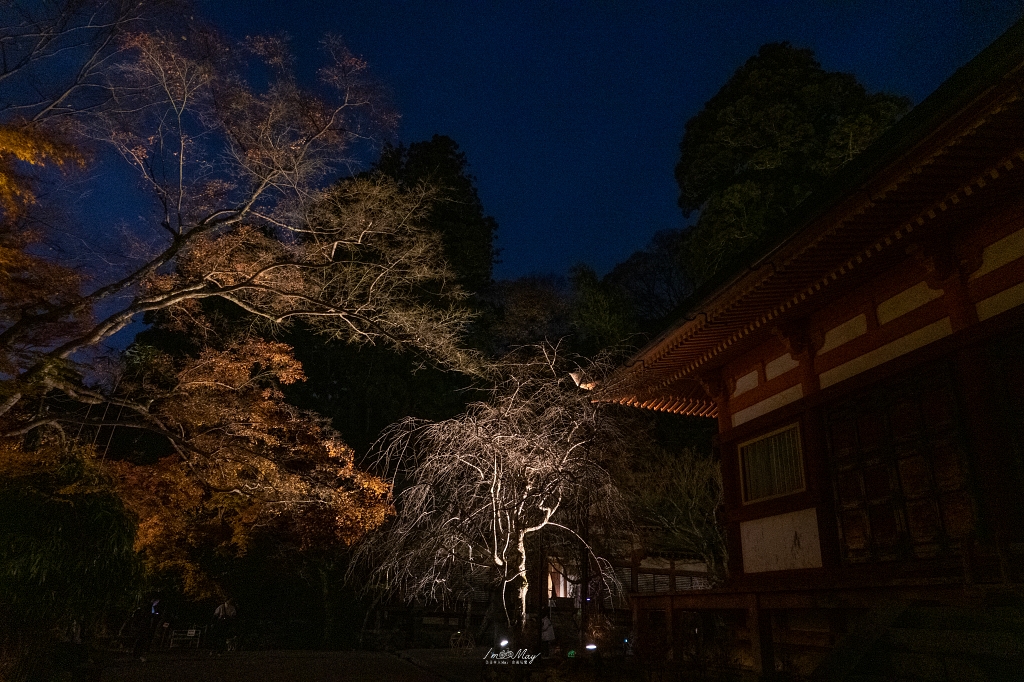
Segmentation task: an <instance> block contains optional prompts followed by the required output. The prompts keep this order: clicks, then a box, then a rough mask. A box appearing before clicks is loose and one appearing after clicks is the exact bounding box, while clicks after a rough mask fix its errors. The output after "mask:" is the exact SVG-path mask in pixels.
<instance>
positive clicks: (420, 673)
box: [101, 650, 444, 682]
mask: <svg viewBox="0 0 1024 682" xmlns="http://www.w3.org/2000/svg"><path fill="white" fill-rule="evenodd" d="M101 679H102V680H103V682H181V681H184V680H188V681H190V682H222V681H227V682H293V681H294V682H300V681H301V682H336V681H337V682H444V679H443V678H440V677H438V676H437V675H435V674H432V673H430V672H427V671H425V670H423V669H422V668H419V667H417V666H416V665H414V664H412V663H410V662H408V661H407V660H404V659H402V658H400V657H398V656H396V655H394V654H388V653H382V652H370V651H338V652H318V651H239V652H228V653H221V654H217V653H211V652H209V651H203V650H199V651H194V652H178V651H175V652H154V653H152V654H151V655H149V656H147V657H146V661H145V662H142V661H139V660H138V659H136V658H132V659H128V658H124V659H120V660H114V661H112V663H111V665H110V666H109V667H107V668H106V669H104V670H103V673H102V677H101Z"/></svg>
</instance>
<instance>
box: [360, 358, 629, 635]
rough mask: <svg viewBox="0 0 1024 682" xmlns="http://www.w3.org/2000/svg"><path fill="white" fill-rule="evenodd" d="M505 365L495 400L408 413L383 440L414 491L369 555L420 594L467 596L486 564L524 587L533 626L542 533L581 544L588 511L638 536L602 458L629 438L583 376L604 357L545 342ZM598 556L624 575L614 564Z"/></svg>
mask: <svg viewBox="0 0 1024 682" xmlns="http://www.w3.org/2000/svg"><path fill="white" fill-rule="evenodd" d="M497 370H498V372H499V375H500V376H501V377H503V378H502V379H501V381H500V382H499V383H498V385H497V386H496V387H495V388H494V390H493V393H492V394H491V396H490V398H489V399H488V400H486V401H482V402H477V403H474V404H472V405H470V406H469V408H468V409H467V411H466V412H465V413H464V414H462V415H460V416H458V417H456V418H454V419H449V420H446V421H442V422H426V421H422V420H415V419H407V420H405V421H403V422H400V423H399V424H397V425H395V426H394V427H393V428H392V429H391V431H390V432H389V433H387V434H386V435H385V436H384V437H383V439H382V440H381V442H380V444H379V447H380V451H381V457H382V460H383V463H384V464H386V465H388V466H390V468H391V470H393V471H395V472H396V473H395V476H396V485H397V486H399V487H401V486H403V485H404V486H405V487H404V489H403V490H402V491H401V492H400V494H398V495H397V497H396V499H395V507H396V510H397V518H396V519H395V520H394V522H393V523H392V524H391V525H390V526H389V527H388V528H387V529H386V531H384V532H381V533H379V534H377V535H376V536H375V537H373V538H372V539H371V540H370V541H369V542H368V544H367V545H365V546H364V547H363V548H362V550H361V553H362V558H363V559H364V561H365V562H367V563H368V564H369V565H371V566H373V567H374V568H375V570H374V573H373V576H374V582H373V584H374V585H375V586H377V587H381V588H383V589H384V590H386V591H388V592H391V593H393V594H399V595H401V596H402V597H404V598H406V599H410V600H411V599H416V598H426V599H431V600H438V601H445V600H450V599H453V598H456V599H457V598H458V597H459V596H460V595H459V593H460V591H461V590H463V589H465V586H467V585H468V584H469V579H470V575H471V573H473V572H474V570H481V569H486V570H487V571H489V572H490V573H491V575H493V576H494V581H495V588H496V591H497V592H498V593H500V594H502V595H505V594H506V592H508V591H511V592H514V594H515V599H514V601H515V604H516V606H515V607H514V608H513V609H512V612H511V613H509V605H508V604H507V602H506V613H507V614H508V616H509V621H510V624H513V625H514V624H517V623H518V624H519V625H520V627H522V625H523V623H524V616H525V614H526V608H527V601H526V598H527V590H528V589H529V581H528V579H527V567H528V566H530V565H531V564H530V557H529V551H530V549H529V548H530V545H531V542H530V541H531V539H532V538H533V537H534V536H535V535H536V534H538V533H540V532H541V531H547V532H554V533H561V534H564V535H567V536H569V537H570V538H573V539H574V540H576V541H579V540H581V537H580V534H579V533H578V531H579V525H578V524H579V523H580V519H587V520H590V519H593V520H595V521H598V520H600V521H603V522H605V523H609V522H614V523H615V524H616V526H617V528H618V530H619V532H620V533H621V534H623V535H624V536H627V537H628V534H629V528H630V524H629V517H628V513H627V512H626V510H625V508H624V507H623V506H622V504H621V502H620V496H619V494H618V491H617V489H616V487H615V485H614V484H613V482H612V480H611V478H610V477H609V475H608V472H607V470H606V469H605V467H604V466H602V461H605V460H606V459H607V458H610V457H616V456H620V455H623V454H624V453H625V452H626V451H627V450H628V449H629V447H630V434H629V433H628V431H626V430H624V429H622V428H620V426H621V425H620V423H619V422H618V421H617V420H616V419H614V418H611V417H610V416H609V415H608V414H607V410H602V409H601V408H599V407H598V406H597V405H596V404H595V403H594V402H592V400H591V397H592V396H591V394H590V393H588V392H587V391H585V390H581V389H580V388H579V386H578V384H577V381H576V379H580V377H581V376H585V375H586V376H590V377H594V376H596V375H598V374H600V373H602V372H601V369H600V368H599V367H598V366H597V365H588V366H587V367H585V368H581V367H580V365H579V364H577V363H576V362H574V361H572V360H570V359H568V358H565V357H563V356H562V355H561V354H560V353H559V351H558V349H557V348H555V347H550V346H544V347H536V348H530V349H524V350H522V351H520V352H517V353H515V354H513V355H512V356H510V357H508V358H506V359H505V360H504V361H503V362H501V363H500V364H499V366H498V368H497ZM573 375H575V377H576V379H574V378H573ZM592 380H593V379H589V380H581V381H583V383H585V384H589V382H590V381H592ZM577 547H578V545H577ZM587 552H588V553H589V554H590V560H591V561H593V562H594V563H596V564H598V565H599V566H602V567H603V568H602V572H603V573H606V574H609V575H608V578H607V579H608V580H609V581H613V578H611V577H610V571H606V570H604V568H606V567H607V562H606V561H603V560H602V559H600V558H599V557H597V556H596V554H595V553H594V551H593V548H592V547H587Z"/></svg>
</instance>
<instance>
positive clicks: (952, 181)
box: [599, 20, 1024, 416]
mask: <svg viewBox="0 0 1024 682" xmlns="http://www.w3.org/2000/svg"><path fill="white" fill-rule="evenodd" d="M1022 168H1024V20H1022V21H1020V22H1018V23H1017V24H1016V25H1014V26H1013V27H1012V28H1011V29H1010V30H1009V31H1007V32H1006V33H1005V34H1004V35H1003V36H1002V37H1001V38H999V39H998V40H997V41H996V42H994V43H993V44H992V45H990V46H989V47H988V48H986V49H985V50H984V51H983V52H982V53H981V54H979V55H978V56H977V57H975V58H974V59H973V60H971V61H970V62H969V63H968V64H967V65H965V66H964V67H962V68H961V69H959V70H958V71H957V72H956V73H955V74H954V75H953V76H952V77H951V78H950V79H949V80H947V81H946V82H945V83H943V85H942V86H940V87H939V88H938V89H937V90H936V91H935V92H934V93H933V94H932V95H930V96H929V97H928V98H927V99H926V100H925V101H923V102H922V103H921V104H919V105H918V106H917V107H915V108H914V109H913V110H912V111H910V112H909V113H908V114H907V115H906V116H905V117H903V119H901V120H900V121H899V122H897V123H896V124H895V125H894V126H893V127H892V128H890V129H889V130H888V131H887V132H886V133H885V134H884V135H882V136H881V137H880V138H879V139H878V140H877V141H876V142H875V143H874V144H873V145H872V146H871V147H870V148H869V149H867V150H865V152H864V153H863V154H861V155H860V156H859V157H857V159H855V160H854V161H852V162H851V163H849V164H847V166H845V167H844V168H843V169H841V170H840V172H839V173H837V174H836V175H835V176H834V177H833V178H831V179H830V181H829V182H828V183H827V185H826V186H825V187H824V188H823V189H822V190H821V191H819V192H816V193H815V194H813V195H811V196H810V197H809V198H808V199H807V200H806V201H804V202H803V203H802V204H801V205H800V207H799V208H798V210H797V211H796V212H795V213H794V215H793V217H792V219H791V220H789V221H787V223H786V224H785V225H783V226H782V227H781V228H780V229H778V230H775V231H774V232H773V233H772V234H770V235H768V236H766V237H765V238H764V239H762V240H761V241H760V242H759V243H757V244H755V245H754V246H753V247H751V248H750V249H747V250H745V251H744V252H743V253H741V254H740V255H739V257H738V258H737V259H736V260H735V261H733V263H732V264H731V267H727V268H725V269H723V273H722V274H721V275H720V276H719V277H717V278H716V279H715V280H714V281H713V282H711V283H709V284H708V285H706V286H705V287H702V288H701V289H700V290H698V291H697V292H696V293H695V295H694V296H692V297H691V298H690V299H689V300H688V301H687V302H686V303H685V304H684V306H683V309H682V310H681V316H680V318H679V320H678V321H677V322H676V323H675V324H673V325H672V326H670V327H669V329H668V330H666V331H665V332H664V333H662V334H661V335H660V336H659V337H658V338H657V339H655V340H654V341H653V342H651V343H650V344H648V345H647V346H646V347H645V348H644V349H643V350H641V351H640V352H639V353H637V354H636V355H635V356H634V357H633V358H632V359H631V360H630V361H629V362H628V363H626V365H624V366H623V367H622V368H620V370H619V371H618V372H617V373H616V374H615V375H614V376H613V377H612V379H611V380H610V381H609V382H607V383H606V385H605V387H604V390H603V391H601V392H600V393H601V397H600V398H599V399H601V400H607V401H611V402H617V403H621V404H624V405H634V406H637V407H644V408H648V409H655V410H661V411H667V412H672V413H676V414H689V415H700V416H716V414H717V411H716V407H715V402H714V401H713V400H712V399H711V397H710V396H709V395H708V392H707V391H706V390H705V389H704V388H703V386H702V384H701V383H700V382H701V381H705V380H706V377H705V374H706V371H703V372H702V370H707V369H708V368H711V367H713V366H715V361H716V360H719V361H720V360H721V357H722V355H723V354H724V353H726V352H727V351H733V350H735V349H736V348H737V347H738V346H741V345H742V344H744V342H745V341H748V340H749V339H751V338H752V337H756V336H758V335H759V332H763V331H767V330H768V329H770V328H771V327H774V326H777V325H779V324H780V323H783V322H784V321H785V320H787V319H791V318H795V317H799V316H800V315H802V314H806V312H807V311H809V310H811V309H812V308H813V307H814V305H815V304H816V303H818V302H820V301H821V299H822V298H823V297H822V293H823V292H827V291H830V290H832V289H833V288H835V286H836V285H837V284H838V283H841V282H845V281H846V280H848V279H849V278H850V277H851V274H854V273H858V272H859V271H860V270H863V269H864V267H865V265H866V264H867V263H869V262H871V261H872V259H874V260H877V259H878V257H879V256H885V255H888V253H890V252H892V251H893V250H894V249H897V248H901V247H902V248H903V249H904V250H905V248H906V247H905V246H904V245H905V244H906V242H907V240H908V237H910V235H911V234H915V233H916V234H915V236H918V235H920V234H921V233H923V232H927V231H928V230H929V229H931V228H933V226H934V225H935V224H936V223H937V222H941V219H942V217H943V216H944V214H947V212H949V213H953V212H957V211H959V210H963V209H966V208H968V207H970V206H972V205H974V204H976V203H977V201H978V199H977V197H978V196H980V195H991V194H993V193H994V192H998V189H996V190H995V191H993V189H992V188H994V187H995V188H998V187H999V186H1000V185H1003V186H1006V185H1007V183H1006V181H1005V178H1006V177H1008V176H1014V177H1015V178H1017V179H1019V176H1020V175H1021V174H1022ZM1013 184H1014V185H1016V182H1014V183H1013Z"/></svg>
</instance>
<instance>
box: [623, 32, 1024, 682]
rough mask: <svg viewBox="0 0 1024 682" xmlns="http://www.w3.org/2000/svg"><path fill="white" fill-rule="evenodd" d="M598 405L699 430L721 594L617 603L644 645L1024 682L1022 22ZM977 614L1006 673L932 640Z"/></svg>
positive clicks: (764, 666)
mask: <svg viewBox="0 0 1024 682" xmlns="http://www.w3.org/2000/svg"><path fill="white" fill-rule="evenodd" d="M616 386H617V388H616ZM609 391H610V393H606V397H605V399H609V400H613V401H615V402H618V403H621V404H624V405H632V406H636V407H639V408H645V409H650V410H660V411H664V412H669V413H674V414H680V415H699V416H704V417H709V418H715V419H717V421H718V431H719V435H718V448H719V451H720V457H721V465H722V472H723V481H724V485H725V491H726V494H725V503H724V508H723V509H722V510H721V515H720V518H721V521H722V522H723V523H724V526H725V531H726V533H727V540H728V546H729V577H728V579H727V580H726V582H725V583H724V584H722V585H720V586H717V587H715V588H713V589H707V590H674V591H671V592H666V593H661V594H650V595H639V594H638V595H634V596H633V599H632V603H633V609H634V617H635V619H636V621H637V622H638V623H639V626H640V627H641V628H642V627H643V624H644V623H646V622H648V619H649V618H652V617H653V616H654V615H657V616H658V622H659V623H663V627H664V628H666V629H668V631H669V633H668V636H669V637H670V638H671V637H678V636H679V633H678V632H677V633H675V634H673V633H672V628H673V625H675V627H676V628H677V629H679V628H680V627H681V625H680V624H681V623H683V622H692V621H687V620H686V619H685V618H684V617H683V616H686V617H689V616H692V615H693V614H695V613H696V614H698V615H699V614H713V613H718V614H732V616H733V620H732V621H730V622H732V623H734V626H735V633H736V635H737V638H738V641H739V642H740V645H739V647H738V650H739V652H740V653H739V654H737V656H738V660H739V661H740V662H741V663H742V664H743V665H745V666H746V667H747V668H748V669H750V670H753V671H756V672H759V673H762V674H765V675H766V676H771V675H773V674H775V671H776V670H779V669H782V668H784V667H785V665H786V664H787V663H786V662H787V661H790V660H791V659H792V658H793V657H796V658H800V657H801V656H802V657H804V659H806V660H805V664H804V665H803V670H804V671H805V672H807V671H809V670H811V669H813V668H814V667H815V666H818V669H819V674H824V673H821V666H824V667H825V668H828V667H829V666H831V669H832V672H833V673H835V674H836V675H838V677H837V678H836V679H839V678H842V679H854V678H853V677H850V675H852V674H853V671H855V670H856V666H857V665H861V663H858V661H861V659H860V658H858V656H860V655H861V654H863V651H862V652H861V654H857V655H854V654H849V653H848V654H847V658H846V659H843V658H842V656H839V657H838V658H837V656H838V654H836V653H835V652H836V651H837V647H839V646H840V645H841V644H842V643H843V642H847V643H848V642H849V639H848V638H849V637H850V636H851V633H853V634H854V635H856V634H857V633H856V632H854V631H856V630H857V628H861V630H860V631H859V632H860V635H859V637H860V639H859V640H858V641H860V646H861V649H863V650H864V651H866V650H867V649H868V648H870V646H869V645H870V643H871V642H873V641H875V640H876V639H877V638H878V637H883V638H884V637H888V638H889V641H890V654H889V659H888V660H889V663H890V664H891V665H896V663H893V661H896V662H897V663H898V662H899V660H902V661H903V665H904V667H907V666H909V667H912V668H913V667H917V668H918V670H917V671H916V673H920V674H925V673H922V672H921V670H922V669H923V668H921V666H925V667H926V666H927V665H930V664H929V663H927V661H933V659H934V658H935V656H939V658H940V659H942V660H943V661H944V662H943V663H942V665H943V666H945V670H946V673H945V674H946V677H945V678H941V677H935V678H930V677H921V678H913V679H975V677H976V675H981V677H977V679H992V678H994V677H993V676H997V675H996V673H992V674H991V675H989V673H986V672H985V671H986V670H988V669H987V668H986V667H985V666H986V665H988V664H987V663H986V661H987V660H989V658H991V659H992V660H995V659H996V658H999V657H1002V658H1000V660H1001V661H1002V663H1001V664H1000V665H1002V666H1003V667H1002V668H1000V670H1003V672H1005V671H1006V670H1010V669H1014V666H1016V665H1018V664H1019V665H1020V667H1019V668H1016V670H1017V671H1018V673H1019V674H1020V678H1019V679H1024V658H1021V656H1022V655H1024V640H1022V639H1021V638H1020V632H1021V630H1022V629H1024V621H1022V620H1020V619H1019V616H1020V615H1021V613H1020V611H1019V607H1020V605H1021V603H1024V602H1022V600H1021V595H1022V594H1024V590H1022V589H1021V588H1022V587H1024V22H1021V23H1018V24H1017V25H1016V26H1015V27H1013V28H1011V29H1010V31H1008V32H1007V33H1006V34H1005V35H1004V36H1003V37H1002V38H1000V39H999V40H998V41H996V42H995V43H994V44H993V45H991V46H990V47H989V48H987V49H986V50H985V51H984V52H983V53H981V54H980V55H979V56H978V57H977V58H975V59H974V60H972V61H971V62H970V63H969V64H967V65H966V66H964V67H963V68H961V69H960V70H959V71H958V72H957V73H956V74H955V75H954V76H953V77H952V78H950V79H949V80H948V81H947V82H946V83H944V84H943V85H942V86H941V87H940V88H939V89H938V90H937V91H936V92H935V93H934V94H933V95H931V96H930V97H929V98H928V99H926V100H925V101H924V102H922V103H921V104H920V105H918V106H917V107H915V108H914V109H913V110H912V111H911V112H910V113H909V114H908V115H907V116H905V117H904V118H903V119H902V120H901V121H899V122H898V123H897V124H896V125H895V126H894V127H893V128H892V129H890V130H889V131H888V132H887V133H886V134H885V135H884V136H883V137H882V138H881V139H879V140H878V141H877V143H876V144H875V145H873V146H872V148H870V149H869V150H868V151H866V152H865V153H864V154H862V155H861V156H860V157H858V158H857V159H855V160H854V161H853V162H851V163H850V164H848V165H847V166H846V167H845V168H843V169H842V170H841V171H840V172H839V173H838V174H837V175H836V177H834V178H833V179H832V180H831V181H830V184H829V186H828V187H826V188H825V190H824V191H822V192H819V193H818V194H816V195H814V196H812V197H811V198H809V199H808V200H807V201H806V202H804V204H803V205H802V207H801V208H800V212H799V213H798V214H795V215H793V216H792V219H791V221H790V222H789V223H788V224H787V225H785V226H783V228H782V229H781V230H779V231H776V232H775V233H774V234H772V235H771V236H770V238H768V239H766V240H764V241H762V242H761V243H760V244H758V245H757V246H756V247H754V248H753V249H751V250H749V251H747V252H745V253H744V254H742V258H740V262H739V263H737V267H736V268H734V269H733V270H732V271H730V272H727V273H725V274H724V275H723V277H722V279H721V280H719V281H717V282H714V283H712V284H711V285H710V286H708V287H706V288H705V289H703V290H702V291H699V292H698V294H697V295H695V296H694V297H693V298H692V299H691V303H690V304H688V310H687V311H686V313H685V315H684V316H683V317H682V318H681V319H680V320H679V322H677V323H676V324H675V325H674V326H672V327H671V328H670V329H668V330H667V331H666V332H664V333H663V334H662V335H661V336H660V337H659V338H658V339H656V340H655V341H654V342H652V343H651V344H649V345H648V346H647V347H646V348H645V349H644V350H642V351H641V352H640V353H639V354H638V355H636V356H635V357H634V358H633V359H632V361H631V362H630V363H628V364H627V365H626V366H625V367H623V368H621V369H620V371H619V373H618V376H617V383H614V384H612V385H611V386H609ZM908 604H909V605H911V607H912V605H915V604H916V605H922V604H923V605H931V606H934V607H937V608H944V609H946V610H945V611H942V612H941V614H945V615H941V614H940V615H937V616H935V617H936V618H937V619H938V621H942V622H938V621H936V623H935V624H933V631H932V633H931V635H928V637H926V639H927V638H930V640H931V641H932V642H933V643H934V642H939V643H941V646H943V647H946V648H947V649H949V650H962V651H960V653H961V654H963V655H962V656H960V658H959V659H957V661H958V662H956V663H955V664H956V665H961V666H966V667H963V668H962V670H963V671H966V672H964V673H963V675H960V674H959V673H951V672H949V670H952V668H951V667H950V666H954V663H953V662H951V661H952V660H953V659H952V658H949V655H947V654H945V653H943V652H941V651H939V652H935V651H932V654H934V655H933V656H932V658H928V656H925V655H924V654H921V653H920V651H919V650H918V653H914V651H915V650H914V649H913V647H910V646H909V645H908V646H907V647H903V648H902V649H901V648H900V646H897V645H896V644H893V643H892V642H896V641H897V640H899V637H900V636H901V635H900V632H902V631H903V630H906V629H907V628H909V627H910V626H908V625H907V624H906V622H905V621H906V618H907V617H908V616H907V614H908V613H909V612H908V611H907V610H906V609H907V608H909V607H907V605H908ZM1007 605H1010V606H1011V607H1013V608H1016V609H1018V610H1017V611H1013V610H1012V609H1011V611H1009V612H1008V611H1006V608H1008V606H1007ZM989 607H991V608H994V609H996V610H997V611H998V613H999V614H1002V615H1001V616H1000V618H1003V619H1004V621H1006V622H1008V623H1009V625H1007V626H1006V627H1003V626H997V625H993V622H994V621H992V619H991V618H990V619H989V620H988V621H986V622H988V624H989V626H991V627H989V630H987V632H988V635H989V636H988V637H987V638H983V639H978V640H977V641H978V642H988V643H990V644H991V642H992V641H994V640H992V637H996V640H998V641H1000V642H1003V644H1004V645H1005V646H1004V650H1002V651H1001V652H993V651H989V652H988V653H986V650H985V646H988V645H985V644H978V645H977V646H976V647H975V650H972V649H971V647H972V646H975V645H973V644H966V645H965V644H964V642H973V641H975V640H971V639H970V637H971V634H970V633H971V632H974V633H977V632H979V630H978V628H977V627H974V626H961V629H962V630H964V631H963V632H959V634H958V633H957V630H956V626H954V625H953V624H951V621H950V618H952V617H951V616H950V615H949V614H960V616H963V618H967V619H968V620H970V618H969V617H968V616H965V615H964V614H971V613H973V614H975V615H976V616H977V615H978V614H983V613H985V611H984V609H986V608H989ZM999 609H1003V610H1001V611H999ZM932 613H933V615H934V614H938V613H939V612H938V611H934V612H932ZM680 614H682V615H680ZM901 614H902V616H901ZM1014 614H1017V615H1014ZM900 617H903V618H904V621H900V620H899V618H900ZM978 617H981V616H978ZM943 618H945V620H943ZM963 618H961V620H960V622H961V624H962V623H963V622H964V621H963ZM953 620H956V619H955V618H953ZM997 620H998V619H997ZM865 623H867V624H868V625H864V624H865ZM901 623H902V624H901ZM872 624H873V625H872ZM919 625H920V623H919ZM872 627H874V630H873V632H874V633H875V634H870V633H869V634H865V633H866V632H868V631H870V630H871V628H872ZM979 627H980V626H979ZM864 628H867V629H866V630H865V629H864ZM901 628H902V629H903V630H901ZM992 628H995V629H994V630H993V629H992ZM1015 628H1016V629H1015ZM981 629H982V630H984V627H982V628H981ZM886 633H888V634H886ZM893 633H896V634H893ZM904 634H905V633H904ZM844 637H846V638H847V639H844ZM999 637H1003V639H1002V640H1000V639H999ZM872 638H875V639H872ZM854 639H856V637H855V638H854ZM921 646H923V647H924V649H928V647H929V646H931V645H930V644H929V643H928V642H924V643H923V644H921V645H920V646H919V647H918V649H920V647H921ZM993 646H994V645H993ZM908 647H909V648H908ZM958 647H959V648H960V649H958ZM964 647H966V649H965V648H964ZM977 647H980V649H979V648H977ZM1007 647H1008V648H1007ZM1015 647H1016V648H1015ZM854 648H856V647H854ZM893 652H895V653H893ZM901 652H902V653H901ZM950 655H951V654H950ZM899 656H903V658H902V659H899ZM915 656H917V658H915ZM944 656H945V657H946V658H944V659H943V657H944ZM851 657H852V658H851ZM894 657H895V658H894ZM908 657H909V658H908ZM897 659H899V660H897ZM844 660H845V663H844V662H843V661H844ZM908 661H909V662H908ZM915 661H916V663H915ZM964 661H966V663H965V662H964ZM1008 661H1009V662H1008ZM1014 661H1016V662H1014ZM844 666H846V668H847V669H845V671H844ZM972 666H973V667H972ZM1007 666H1009V667H1007ZM797 667H800V666H797ZM979 671H980V672H979ZM990 672H991V671H990ZM916 673H915V674H916ZM864 674H865V675H867V673H864ZM878 674H879V675H881V673H878ZM936 674H937V673H936ZM843 675H846V677H843ZM908 675H909V673H908ZM986 675H988V677H986ZM869 678H870V676H867V677H864V678H863V679H869ZM830 679H831V678H830ZM870 679H890V678H889V677H885V676H884V675H882V676H881V677H876V678H870ZM900 679H902V678H900ZM907 679H912V677H907Z"/></svg>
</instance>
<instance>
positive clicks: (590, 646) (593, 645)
mask: <svg viewBox="0 0 1024 682" xmlns="http://www.w3.org/2000/svg"><path fill="white" fill-rule="evenodd" d="M587 648H588V649H590V650H591V651H593V650H594V649H596V648H597V645H596V644H588V645H587Z"/></svg>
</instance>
